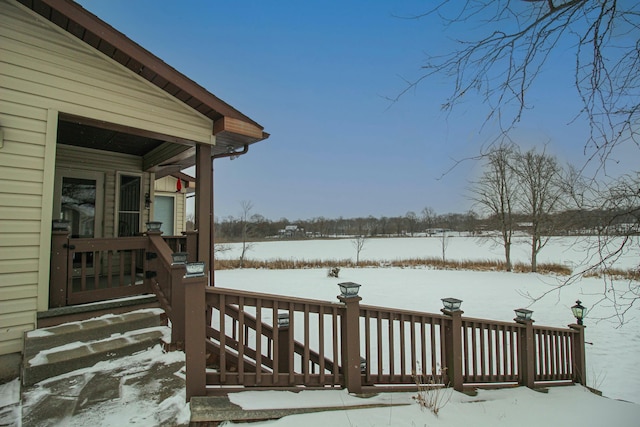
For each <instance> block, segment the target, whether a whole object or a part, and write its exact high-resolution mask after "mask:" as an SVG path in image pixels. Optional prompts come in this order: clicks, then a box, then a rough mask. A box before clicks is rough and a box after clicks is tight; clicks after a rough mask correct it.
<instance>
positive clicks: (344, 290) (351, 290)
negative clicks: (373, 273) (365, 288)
mask: <svg viewBox="0 0 640 427" xmlns="http://www.w3.org/2000/svg"><path fill="white" fill-rule="evenodd" d="M338 286H339V287H340V296H342V297H343V298H354V297H357V296H358V292H359V291H360V285H358V284H357V283H353V282H343V283H338Z"/></svg>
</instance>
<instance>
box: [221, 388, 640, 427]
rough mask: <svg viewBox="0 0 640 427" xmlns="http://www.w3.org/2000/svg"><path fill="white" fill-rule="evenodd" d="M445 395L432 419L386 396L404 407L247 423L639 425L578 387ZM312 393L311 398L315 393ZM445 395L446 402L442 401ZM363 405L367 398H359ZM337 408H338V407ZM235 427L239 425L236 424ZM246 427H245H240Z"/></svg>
mask: <svg viewBox="0 0 640 427" xmlns="http://www.w3.org/2000/svg"><path fill="white" fill-rule="evenodd" d="M441 391H442V392H443V393H450V394H449V395H446V396H450V398H449V399H448V401H447V403H446V404H445V405H444V406H443V407H442V408H441V409H440V411H439V413H438V415H437V416H436V415H434V414H433V413H431V412H430V411H429V410H428V409H424V408H421V407H420V406H419V405H418V404H417V403H416V402H415V401H414V399H413V396H415V395H416V393H386V394H382V395H380V396H378V397H377V399H378V400H382V401H385V402H388V403H408V404H409V406H394V407H385V408H375V409H354V410H349V411H331V412H319V413H313V414H305V415H291V416H288V417H285V418H281V419H280V420H275V421H265V422H260V423H252V424H251V425H252V426H256V427H258V426H270V427H271V426H272V427H287V426H292V427H298V426H301V425H304V426H309V427H311V426H328V425H330V426H334V427H339V426H349V427H356V426H363V427H364V426H366V427H373V426H398V427H399V426H412V427H414V426H436V427H458V426H477V427H494V426H499V425H504V426H521V427H527V426H532V427H539V426H563V425H566V426H569V425H575V424H579V425H581V426H584V427H602V426H605V425H615V426H619V427H625V426H628V427H631V426H637V425H638V417H640V405H634V404H631V403H627V402H619V401H615V400H611V399H606V398H602V397H599V396H596V395H594V394H592V393H590V392H589V391H588V390H587V389H585V388H583V387H580V386H570V387H556V388H550V389H549V390H548V393H542V392H539V391H533V390H529V389H527V388H525V387H518V388H514V389H503V390H479V391H478V394H477V396H473V397H471V396H467V395H465V394H462V393H457V392H449V390H441ZM314 393H315V394H314ZM446 396H445V397H446ZM229 397H230V399H231V401H232V402H233V403H235V404H237V405H240V406H242V407H243V408H244V409H261V408H280V407H285V406H284V405H289V407H302V406H306V405H307V403H308V402H315V405H316V406H329V405H333V404H335V403H337V402H340V401H344V402H345V404H347V402H351V399H353V398H352V397H351V396H349V395H347V394H346V392H344V391H322V392H301V393H298V394H294V393H286V392H267V393H262V392H260V393H257V392H245V393H238V394H231V395H230V396H229ZM359 400H360V403H366V402H367V400H368V399H359ZM338 405H339V403H338ZM238 425H239V424H238ZM242 425H245V424H242Z"/></svg>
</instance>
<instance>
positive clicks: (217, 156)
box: [209, 144, 249, 286]
mask: <svg viewBox="0 0 640 427" xmlns="http://www.w3.org/2000/svg"><path fill="white" fill-rule="evenodd" d="M248 152H249V144H244V146H243V147H242V151H230V152H228V153H220V154H214V155H213V156H211V177H212V178H213V176H214V175H213V161H214V160H215V159H223V158H225V157H231V160H233V159H235V158H236V157H238V156H242V155H243V154H247V153H248ZM214 182H215V178H214ZM212 186H213V183H212ZM212 188H213V187H212ZM213 197H214V193H213V191H212V194H211V205H210V206H209V211H210V212H211V227H210V228H209V242H211V250H210V251H209V253H210V258H209V270H210V274H211V278H210V281H211V282H210V283H211V286H215V280H214V271H215V269H214V258H215V256H214V255H215V252H216V251H215V249H214V240H213V236H214V229H215V217H214V215H213Z"/></svg>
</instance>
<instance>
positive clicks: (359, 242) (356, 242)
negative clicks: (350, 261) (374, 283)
mask: <svg viewBox="0 0 640 427" xmlns="http://www.w3.org/2000/svg"><path fill="white" fill-rule="evenodd" d="M366 241H367V236H365V235H362V234H361V235H359V236H356V238H355V239H353V240H352V241H351V244H352V245H353V247H354V248H355V250H356V265H360V252H362V250H363V249H364V244H365V242H366Z"/></svg>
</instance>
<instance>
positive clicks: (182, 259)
mask: <svg viewBox="0 0 640 427" xmlns="http://www.w3.org/2000/svg"><path fill="white" fill-rule="evenodd" d="M188 255H189V254H188V253H187V252H174V253H172V254H171V264H186V263H187V256H188Z"/></svg>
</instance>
